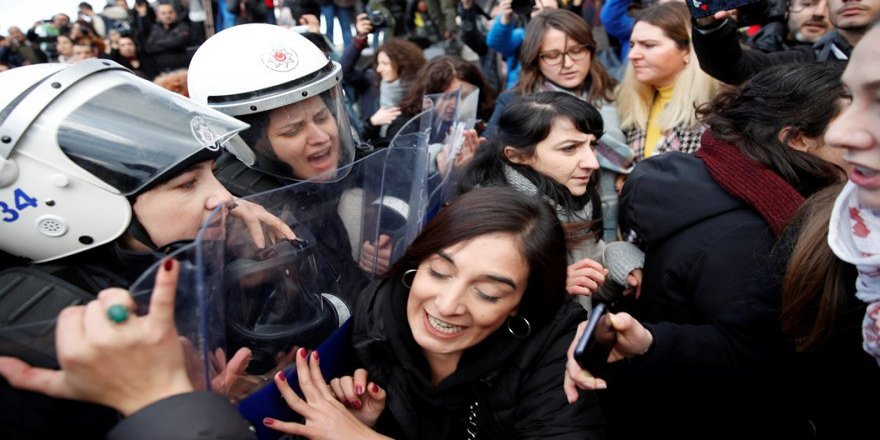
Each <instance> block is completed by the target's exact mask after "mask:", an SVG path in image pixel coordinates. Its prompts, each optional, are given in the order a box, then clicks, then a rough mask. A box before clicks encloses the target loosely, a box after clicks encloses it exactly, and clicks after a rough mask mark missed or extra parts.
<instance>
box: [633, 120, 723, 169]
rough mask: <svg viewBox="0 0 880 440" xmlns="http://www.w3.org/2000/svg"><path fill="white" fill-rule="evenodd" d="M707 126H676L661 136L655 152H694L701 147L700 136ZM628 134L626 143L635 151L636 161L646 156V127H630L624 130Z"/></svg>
mask: <svg viewBox="0 0 880 440" xmlns="http://www.w3.org/2000/svg"><path fill="white" fill-rule="evenodd" d="M704 131H706V127H705V126H703V125H701V124H697V125H695V126H693V127H688V128H685V127H680V126H679V127H674V128H673V129H672V130H669V131H668V132H666V134H665V135H664V136H663V137H661V138H660V141H659V142H658V143H657V147H656V148H654V154H655V155H657V154H663V153H668V152H670V151H680V152H682V153H687V154H693V153H694V152H695V151H697V148H700V137H701V136H702V135H703V132H704ZM623 134H624V135H625V136H626V143H627V144H629V146H630V148H632V149H633V152H634V153H635V155H636V157H635V160H636V162H638V161H640V160H642V159H644V158H645V137H646V136H647V131H646V130H645V129H644V128H628V129H624V130H623Z"/></svg>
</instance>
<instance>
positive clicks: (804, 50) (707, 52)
mask: <svg viewBox="0 0 880 440" xmlns="http://www.w3.org/2000/svg"><path fill="white" fill-rule="evenodd" d="M692 35H693V37H692V38H693V43H694V51H695V52H696V54H697V58H698V59H699V60H700V68H702V69H703V71H704V72H706V73H708V74H709V75H711V76H712V77H713V78H715V79H717V80H719V81H722V82H725V83H727V84H734V85H736V84H740V83H742V82H744V81H745V80H747V79H749V77H751V76H752V75H754V74H756V73H758V72H760V71H762V70H764V69H766V68H768V67H772V66H778V65H780V64H788V63H816V62H820V63H825V62H828V63H835V64H838V65H840V67H841V72H842V71H843V68H844V67H846V63H847V59H848V58H849V55H850V53H851V52H852V46H851V45H850V44H849V43H847V42H846V40H844V39H843V38H842V37H841V36H840V34H838V33H837V31H831V32H829V33H827V34H825V35H824V36H823V37H822V38H820V39H819V40H818V41H816V43H815V44H813V45H812V46H810V45H801V46H795V47H793V48H791V49H789V50H784V51H779V52H771V53H764V52H761V51H759V50H749V49H743V47H742V46H740V44H739V40H738V37H737V33H736V25H734V24H733V23H732V22H730V21H729V20H727V21H724V22H723V23H722V24H721V25H719V26H718V27H717V28H713V29H709V30H705V29H700V28H698V27H696V26H694V28H693V31H692Z"/></svg>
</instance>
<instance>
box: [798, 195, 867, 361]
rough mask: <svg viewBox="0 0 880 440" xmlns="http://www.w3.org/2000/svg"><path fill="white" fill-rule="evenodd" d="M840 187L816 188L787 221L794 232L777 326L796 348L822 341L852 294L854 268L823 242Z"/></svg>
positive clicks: (812, 348)
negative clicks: (780, 324)
mask: <svg viewBox="0 0 880 440" xmlns="http://www.w3.org/2000/svg"><path fill="white" fill-rule="evenodd" d="M842 188H843V184H842V183H841V184H837V185H834V186H830V187H828V188H825V189H823V190H821V191H819V192H817V193H816V194H815V195H814V196H813V197H810V198H809V199H807V201H806V202H805V203H804V205H803V206H802V207H801V208H800V209H799V210H798V211H797V212H796V213H795V215H794V220H793V221H792V225H793V226H792V227H799V228H800V234H799V235H798V238H797V242H796V243H795V245H794V249H793V250H792V253H791V257H790V258H789V260H788V267H787V268H786V271H785V279H784V281H783V284H782V329H783V331H784V332H785V333H786V334H788V335H789V336H791V337H793V338H794V342H795V348H796V349H797V351H800V352H804V351H810V350H814V349H816V348H818V347H819V346H820V345H822V343H823V342H825V341H826V340H828V338H829V337H830V336H831V335H832V334H833V329H834V326H835V324H836V323H837V320H838V318H839V316H840V315H841V314H842V313H843V311H844V308H845V305H846V302H847V296H848V295H852V294H853V292H852V290H853V288H854V280H855V273H854V272H855V270H854V268H853V267H852V266H849V265H847V264H845V263H844V262H843V261H841V260H840V259H839V258H837V256H835V255H834V253H833V252H832V251H831V247H829V246H828V222H829V220H830V219H831V210H832V208H833V207H834V200H835V199H836V198H837V195H838V194H839V193H840V191H841V189H842ZM847 272H850V273H847Z"/></svg>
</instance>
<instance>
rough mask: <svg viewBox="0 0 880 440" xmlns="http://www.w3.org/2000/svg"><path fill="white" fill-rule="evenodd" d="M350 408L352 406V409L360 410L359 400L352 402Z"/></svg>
mask: <svg viewBox="0 0 880 440" xmlns="http://www.w3.org/2000/svg"><path fill="white" fill-rule="evenodd" d="M351 406H353V407H354V409H361V401H360V400H352V401H351Z"/></svg>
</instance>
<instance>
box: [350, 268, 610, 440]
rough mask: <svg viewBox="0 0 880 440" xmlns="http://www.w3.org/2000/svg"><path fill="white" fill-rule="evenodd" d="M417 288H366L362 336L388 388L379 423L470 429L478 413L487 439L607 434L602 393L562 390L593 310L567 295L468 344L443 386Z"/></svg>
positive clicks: (390, 428)
mask: <svg viewBox="0 0 880 440" xmlns="http://www.w3.org/2000/svg"><path fill="white" fill-rule="evenodd" d="M407 294H408V290H407V289H406V288H405V287H404V286H403V285H402V284H401V283H400V281H399V280H397V279H388V280H382V281H379V282H376V283H374V284H372V285H371V286H369V287H368V288H367V289H365V290H364V291H362V292H361V295H360V299H359V301H358V305H357V306H356V309H355V313H354V317H353V325H352V343H353V345H354V349H355V352H356V354H357V356H358V358H359V359H360V362H361V363H362V364H363V365H365V366H366V367H365V368H367V370H368V372H369V379H370V380H372V381H375V382H376V383H377V384H379V385H380V386H382V387H383V388H384V389H385V390H386V392H387V393H388V400H387V406H386V409H385V411H384V413H383V414H382V417H381V418H380V419H379V422H378V425H377V430H378V431H379V432H381V433H383V434H386V435H390V436H393V437H394V438H398V439H462V438H467V432H466V428H467V423H468V420H469V418H471V419H470V420H472V421H473V422H474V423H475V424H476V427H477V429H478V434H477V438H479V439H496V438H497V439H502V438H503V439H508V438H517V439H524V438H533V439H539V438H540V439H544V438H554V439H597V438H603V430H602V425H603V421H602V416H601V413H600V412H599V410H598V406H597V400H596V399H597V397H596V394H595V393H593V392H589V393H588V392H582V393H581V395H580V398H579V399H578V401H577V402H576V403H574V404H568V402H567V400H566V397H565V394H564V392H563V389H562V381H563V374H564V369H565V362H566V351H567V349H568V346H569V344H570V343H571V340H572V338H573V337H574V335H575V331H576V327H577V325H578V323H579V322H580V321H582V320H583V319H584V318H585V317H586V312H585V311H584V309H583V308H582V307H581V306H579V305H577V304H576V303H574V302H573V301H567V302H566V303H565V305H563V307H561V308H560V310H559V311H558V312H557V314H556V315H555V317H553V318H552V319H551V320H550V322H548V323H547V324H546V325H545V326H544V327H543V328H541V329H532V333H531V335H529V336H528V337H527V338H525V339H516V338H514V337H513V336H512V335H510V334H509V333H508V331H507V329H506V327H502V328H501V329H500V330H498V331H497V332H495V333H493V334H492V335H490V336H489V337H488V338H487V339H486V340H484V341H483V342H481V343H480V344H478V345H476V346H475V347H472V348H470V349H468V350H467V351H465V353H464V355H463V356H462V358H461V360H460V361H459V364H458V368H457V369H456V371H455V373H453V374H452V375H451V376H449V377H448V378H446V379H444V380H443V381H442V382H441V383H440V384H439V385H437V386H433V385H431V384H430V369H429V367H428V364H427V361H426V360H425V359H424V356H423V355H422V354H421V350H420V348H419V347H418V345H417V344H416V342H415V340H414V339H413V337H412V333H411V332H410V329H409V325H408V324H407V318H406V310H405V309H406V295H407Z"/></svg>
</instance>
